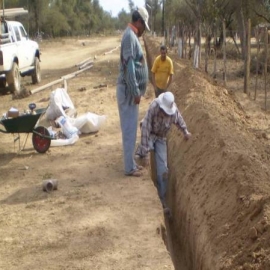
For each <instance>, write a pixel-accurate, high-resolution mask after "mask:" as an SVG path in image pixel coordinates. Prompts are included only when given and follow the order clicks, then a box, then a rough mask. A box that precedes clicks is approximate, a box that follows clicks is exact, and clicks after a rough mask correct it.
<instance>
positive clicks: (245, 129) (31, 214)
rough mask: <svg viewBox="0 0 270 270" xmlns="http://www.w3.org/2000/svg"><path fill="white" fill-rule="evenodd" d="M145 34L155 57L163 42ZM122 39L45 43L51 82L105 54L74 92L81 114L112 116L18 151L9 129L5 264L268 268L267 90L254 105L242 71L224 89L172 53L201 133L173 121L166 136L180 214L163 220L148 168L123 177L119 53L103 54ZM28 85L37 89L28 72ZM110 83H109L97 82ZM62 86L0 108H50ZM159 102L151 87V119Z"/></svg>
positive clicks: (188, 111) (171, 198) (2, 243)
mask: <svg viewBox="0 0 270 270" xmlns="http://www.w3.org/2000/svg"><path fill="white" fill-rule="evenodd" d="M146 40H147V43H146V44H147V47H146V51H147V55H148V60H149V63H150V65H151V63H152V61H153V59H154V57H155V56H156V55H158V47H159V42H160V41H159V40H154V39H151V38H147V39H146ZM83 43H84V45H83ZM119 43H120V37H113V38H92V39H89V40H61V41H54V42H50V43H49V42H46V43H43V44H41V48H42V52H43V54H42V63H41V64H42V72H43V82H42V83H47V82H50V81H53V80H55V79H58V78H59V77H60V76H63V75H65V74H68V73H70V72H72V71H75V70H76V69H77V68H76V67H75V64H77V63H78V62H80V61H82V60H84V59H85V58H89V57H91V56H92V57H94V56H95V55H96V60H95V62H94V67H93V68H92V69H91V70H89V71H87V72H85V73H83V74H81V75H79V76H78V77H76V78H74V79H72V80H70V81H68V93H69V95H70V97H71V99H72V101H73V102H74V105H75V107H76V109H77V111H78V115H80V114H84V113H86V112H94V113H96V114H100V115H103V114H105V115H107V121H106V124H105V125H104V126H103V127H102V128H101V129H100V131H99V132H98V133H96V134H91V135H83V136H80V139H79V141H78V142H77V143H76V144H75V145H73V146H67V147H58V148H57V147H51V148H50V149H49V151H48V152H47V153H46V154H44V155H42V154H38V153H36V152H35V151H34V149H33V146H32V144H31V140H30V139H29V140H28V141H27V145H26V149H25V151H22V152H20V153H17V149H18V143H17V142H16V144H15V145H14V143H13V136H12V134H2V133H0V141H1V146H0V202H1V203H0V214H1V217H2V218H1V220H0V232H1V235H2V237H1V239H0V256H1V260H0V269H5V270H6V269H8V270H9V269H117V270H118V269H174V268H175V269H177V270H186V269H188V270H198V269H201V270H216V269H223V270H225V269H226V270H227V269H231V270H251V269H254V270H255V269H256V270H268V269H270V246H269V245H270V244H269V243H270V241H269V240H270V239H269V238H270V230H269V228H270V211H269V209H270V200H269V194H270V185H269V177H270V169H269V160H270V148H269V139H270V133H269V132H270V130H269V124H270V117H269V113H268V112H267V111H264V110H263V109H262V107H263V104H262V101H263V93H262V92H260V93H258V99H257V101H256V102H254V101H252V100H251V99H250V98H249V97H248V96H246V95H244V94H243V93H242V85H243V79H242V78H237V77H235V76H234V77H233V78H234V80H230V82H228V87H227V89H226V88H224V87H223V86H222V84H221V83H220V82H214V81H212V80H211V79H210V78H209V77H208V76H206V75H205V74H204V73H203V72H200V71H195V70H194V69H193V68H191V66H190V62H188V61H186V60H182V59H178V57H177V56H176V54H175V53H174V52H173V51H169V55H170V56H171V57H172V58H173V60H174V66H175V78H174V82H173V84H172V86H171V87H170V90H171V91H172V92H174V94H175V96H176V103H177V104H178V106H179V108H180V110H181V112H182V114H183V116H184V118H185V120H186V122H187V125H188V127H189V130H190V131H191V133H192V134H193V136H192V139H191V140H190V141H188V142H185V141H184V140H183V137H182V135H181V134H180V133H179V131H177V130H176V129H175V128H174V129H173V130H172V132H170V134H169V136H168V155H169V171H170V175H169V191H168V202H169V205H170V207H171V209H172V212H173V219H172V220H170V221H168V220H166V219H165V220H164V218H163V215H162V211H161V207H160V204H159V200H158V197H157V194H156V190H155V187H154V185H153V183H152V181H151V179H150V177H149V173H148V170H147V169H145V170H144V176H143V177H141V178H136V179H135V178H129V177H126V176H124V175H123V165H122V150H121V149H122V147H121V134H120V127H119V119H118V111H117V107H116V99H115V82H116V77H117V74H118V60H119V50H115V51H114V52H112V53H110V54H104V53H105V52H106V51H110V50H112V49H114V48H115V47H117V46H118V45H119ZM233 67H234V71H235V72H237V71H238V70H237V69H238V68H239V69H240V68H241V67H240V65H236V64H235V63H233ZM23 83H24V85H25V86H26V88H27V89H29V90H30V89H33V86H32V85H31V84H30V80H29V78H24V79H23ZM100 84H107V85H108V87H103V88H97V89H94V87H95V86H98V85H100ZM54 88H55V87H53V88H51V89H48V90H44V91H41V92H39V93H37V94H34V95H32V96H29V97H26V98H24V99H19V100H12V98H11V95H6V96H0V101H1V102H0V109H1V110H2V112H3V113H4V112H5V111H7V109H9V108H10V107H11V106H16V107H18V108H20V109H22V110H23V109H27V106H28V104H29V103H31V102H35V103H36V104H37V105H38V107H46V106H47V105H48V98H49V95H50V91H51V90H54ZM82 89H84V91H81V90H82ZM152 98H153V90H152V87H151V84H150V83H149V87H148V90H147V94H146V96H145V98H144V99H143V100H142V103H141V106H140V109H141V116H143V114H144V112H145V110H146V108H147V107H148V104H149V102H150V101H151V100H152ZM138 135H139V133H138ZM138 139H139V138H138ZM46 178H56V179H58V181H59V189H58V190H57V191H54V192H52V193H49V194H48V193H45V192H43V191H42V187H41V185H42V181H43V180H44V179H46ZM164 224H165V225H166V230H165V228H164V226H165V225H164ZM166 235H168V236H170V237H169V238H167V241H166ZM163 239H165V243H164V240H163ZM166 248H168V250H170V254H169V252H168V251H167V250H166ZM170 255H171V257H170ZM173 263H174V266H173Z"/></svg>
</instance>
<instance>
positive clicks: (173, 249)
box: [144, 38, 192, 270]
mask: <svg viewBox="0 0 270 270" xmlns="http://www.w3.org/2000/svg"><path fill="white" fill-rule="evenodd" d="M144 47H145V51H146V57H147V64H148V68H149V81H150V82H151V66H152V64H153V59H154V57H156V56H157V55H158V54H159V48H158V47H157V48H156V47H154V46H153V44H150V42H149V40H147V39H146V38H144ZM149 47H151V48H152V49H153V48H155V49H154V51H155V52H156V54H153V52H151V51H150V50H149ZM168 163H169V160H168ZM151 178H152V181H153V184H154V185H155V187H156V183H155V180H154V178H155V173H153V172H152V173H151ZM170 178H171V176H170V175H169V182H170ZM176 218H177V219H179V220H181V216H176V217H172V218H168V217H167V216H166V215H164V224H161V227H160V231H161V237H162V241H163V242H164V245H165V246H166V249H167V251H168V252H169V254H170V257H171V260H172V263H173V265H174V269H175V270H189V268H188V266H187V264H186V263H185V260H184V256H182V255H181V254H183V253H184V252H185V250H184V248H182V247H184V245H185V243H182V241H177V240H175V239H179V236H178V234H177V232H176V231H177V230H175V229H174V226H173V224H174V221H175V219H176ZM191 257H192V256H191Z"/></svg>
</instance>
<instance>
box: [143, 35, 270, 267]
mask: <svg viewBox="0 0 270 270" xmlns="http://www.w3.org/2000/svg"><path fill="white" fill-rule="evenodd" d="M147 51H148V54H151V56H148V59H153V55H155V56H156V55H158V44H157V43H156V42H154V41H153V40H151V39H148V40H147ZM174 60H175V62H174V67H175V79H174V83H173V85H172V87H171V91H172V92H174V94H175V96H176V103H177V104H178V106H179V109H180V111H181V112H182V115H183V116H184V119H185V121H186V123H187V125H188V128H189V130H190V132H191V133H192V134H193V137H192V140H190V141H188V142H186V141H184V140H183V136H182V135H181V134H179V131H178V130H176V128H174V129H173V130H172V132H171V133H170V136H169V140H168V145H169V147H168V148H169V150H168V153H169V169H170V184H169V192H168V199H169V204H170V206H171V208H172V211H173V216H174V219H173V221H171V222H170V224H169V230H170V231H171V235H172V239H173V246H174V257H175V260H176V269H180V268H177V265H185V266H186V268H187V269H270V256H269V251H270V241H269V237H270V229H269V227H270V213H269V206H270V200H269V194H270V184H269V176H270V169H269V164H268V163H269V158H270V151H269V150H270V148H269V145H268V143H267V140H266V138H265V136H263V135H262V136H261V134H259V135H258V133H257V132H254V129H255V128H258V126H259V123H258V121H257V119H256V118H255V117H254V118H253V117H251V116H250V115H248V114H247V113H246V112H245V110H244V109H243V107H242V105H241V104H240V102H239V101H238V100H237V98H236V96H235V95H234V94H233V93H231V92H230V91H228V90H226V89H224V88H223V87H220V86H217V85H213V84H211V81H210V80H209V79H207V78H205V75H203V74H202V73H200V72H199V71H195V70H194V69H193V68H191V67H189V66H188V65H186V63H185V62H184V61H181V60H179V59H174ZM265 117H266V116H265Z"/></svg>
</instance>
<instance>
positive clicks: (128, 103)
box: [116, 7, 150, 177]
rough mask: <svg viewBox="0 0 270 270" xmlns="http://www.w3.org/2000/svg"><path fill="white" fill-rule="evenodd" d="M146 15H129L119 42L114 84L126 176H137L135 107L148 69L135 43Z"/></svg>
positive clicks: (140, 11) (144, 12)
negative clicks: (118, 65)
mask: <svg viewBox="0 0 270 270" xmlns="http://www.w3.org/2000/svg"><path fill="white" fill-rule="evenodd" d="M148 18H149V15H148V12H147V10H146V9H145V8H144V7H140V8H138V9H136V10H135V11H134V12H133V13H132V21H131V23H129V24H128V26H127V28H126V30H125V32H124V34H123V37H122V41H121V56H120V74H119V77H118V81H117V90H116V96H117V104H118V111H119V117H120V124H121V130H122V142H123V152H124V170H125V174H126V175H128V176H137V177H139V176H141V175H142V172H141V171H140V169H141V168H140V166H138V165H137V164H136V162H135V160H134V151H135V144H136V137H137V125H138V115H139V104H140V100H141V96H143V95H144V93H145V91H146V86H147V82H148V67H147V63H146V59H145V57H144V54H143V50H142V47H141V44H140V41H139V37H141V36H142V34H143V32H144V31H145V28H147V29H148V30H150V29H149V26H148Z"/></svg>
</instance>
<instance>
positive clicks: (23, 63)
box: [13, 26, 27, 69]
mask: <svg viewBox="0 0 270 270" xmlns="http://www.w3.org/2000/svg"><path fill="white" fill-rule="evenodd" d="M13 29H14V32H15V36H16V40H17V43H16V45H17V49H18V58H19V68H20V69H22V68H25V67H27V48H26V47H25V46H26V44H25V40H26V39H25V38H23V37H22V36H21V34H20V30H19V27H18V26H14V28H13Z"/></svg>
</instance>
